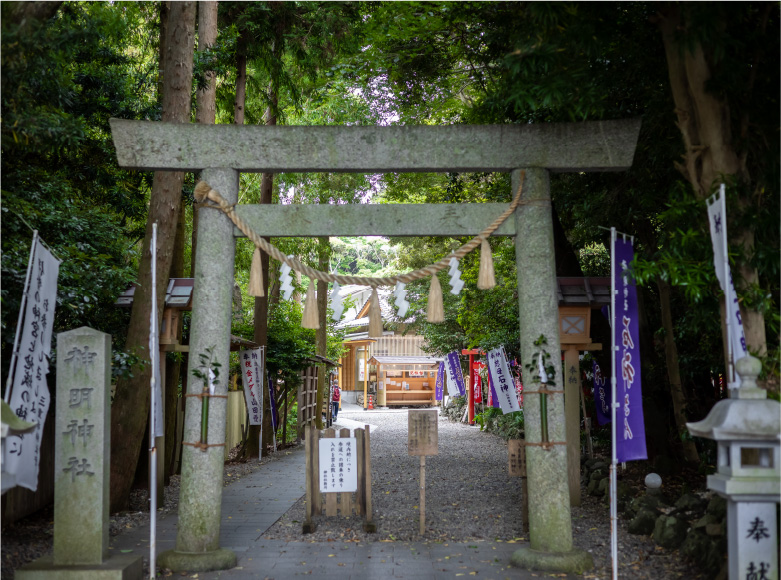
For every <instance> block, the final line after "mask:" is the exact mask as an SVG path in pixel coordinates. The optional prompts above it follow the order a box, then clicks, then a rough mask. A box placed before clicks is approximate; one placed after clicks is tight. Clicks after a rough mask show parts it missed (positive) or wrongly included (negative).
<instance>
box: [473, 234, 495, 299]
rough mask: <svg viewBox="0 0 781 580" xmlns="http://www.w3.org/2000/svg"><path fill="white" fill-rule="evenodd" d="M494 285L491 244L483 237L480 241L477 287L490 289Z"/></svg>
mask: <svg viewBox="0 0 781 580" xmlns="http://www.w3.org/2000/svg"><path fill="white" fill-rule="evenodd" d="M494 286H496V277H495V276H494V257H493V256H492V255H491V245H490V244H489V243H488V240H486V239H485V238H483V241H482V242H481V243H480V273H479V275H478V277H477V287H478V288H480V290H490V289H491V288H493V287H494Z"/></svg>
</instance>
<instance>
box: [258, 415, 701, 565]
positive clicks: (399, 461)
mask: <svg viewBox="0 0 781 580" xmlns="http://www.w3.org/2000/svg"><path fill="white" fill-rule="evenodd" d="M340 417H344V418H349V419H351V420H354V421H358V422H361V423H369V424H371V425H374V426H376V430H374V429H373V430H372V436H371V451H372V506H373V511H374V517H375V522H376V524H377V533H375V534H367V533H365V532H363V529H362V519H361V518H360V517H357V516H353V517H350V518H343V517H341V516H337V517H332V518H326V517H320V518H319V519H318V520H316V521H317V529H316V531H315V533H313V534H307V535H303V534H302V533H301V524H302V522H303V521H304V519H305V505H304V500H303V499H301V500H299V501H298V502H297V503H296V504H295V505H294V506H293V507H292V508H291V509H290V510H289V511H288V512H287V513H286V514H285V515H284V516H283V517H282V518H280V519H279V520H278V521H277V523H276V524H275V525H273V526H272V527H271V528H270V529H269V530H268V531H267V532H266V534H264V536H263V537H264V538H267V539H279V540H288V541H305V542H325V541H342V542H344V541H355V542H382V541H394V540H402V541H417V540H420V538H419V536H418V528H419V522H420V520H419V518H420V515H419V512H418V509H417V506H418V502H419V497H420V491H419V483H418V482H419V474H420V464H419V459H418V458H417V457H411V456H409V455H408V454H407V414H406V412H399V411H390V412H383V411H379V410H374V411H370V412H364V413H343V414H341V415H340ZM338 423H339V421H337V425H338ZM520 505H521V494H520V485H519V480H518V479H517V478H514V477H509V476H508V475H507V444H506V442H505V441H504V440H502V439H501V438H499V437H497V436H495V435H491V434H489V433H485V432H481V431H480V430H479V428H477V427H469V426H467V425H466V424H462V423H454V422H451V421H448V420H447V419H446V418H444V417H440V419H439V455H437V456H433V457H427V458H426V537H425V540H426V541H439V542H470V541H491V540H493V541H502V542H521V541H526V540H528V537H527V536H526V535H525V534H524V533H523V526H522V521H521V517H520V512H521V510H520ZM572 519H573V540H574V543H575V546H576V547H578V548H580V549H583V550H587V551H589V552H591V553H592V555H593V557H594V564H595V570H594V571H593V572H590V573H588V574H586V575H585V577H586V578H600V579H603V580H604V579H606V578H610V514H609V508H608V507H607V505H603V504H602V503H601V501H600V499H598V498H593V497H589V496H587V495H586V494H585V490H584V493H583V505H582V506H580V507H573V508H572ZM619 530H620V531H619V574H620V576H621V577H622V578H638V579H648V580H659V579H660V578H665V579H666V578H679V577H681V578H683V577H685V578H689V579H698V578H702V577H703V576H701V575H700V574H699V573H697V571H696V570H694V569H693V568H692V567H691V566H690V565H688V564H687V563H686V562H684V561H683V559H682V558H681V557H680V555H679V554H678V553H677V552H670V551H664V550H661V549H660V548H657V546H656V545H655V544H654V542H653V541H652V540H651V538H650V537H647V536H634V535H630V534H628V533H627V532H626V523H625V522H620V525H619Z"/></svg>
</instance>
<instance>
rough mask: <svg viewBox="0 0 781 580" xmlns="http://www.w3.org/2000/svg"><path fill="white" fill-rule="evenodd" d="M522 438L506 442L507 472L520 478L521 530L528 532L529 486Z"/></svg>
mask: <svg viewBox="0 0 781 580" xmlns="http://www.w3.org/2000/svg"><path fill="white" fill-rule="evenodd" d="M525 443H526V442H525V441H524V440H523V439H510V440H509V441H508V442H507V458H508V466H507V472H508V474H509V475H510V476H511V477H520V478H521V520H522V521H523V532H524V533H525V534H528V533H529V487H528V485H527V479H526V445H525Z"/></svg>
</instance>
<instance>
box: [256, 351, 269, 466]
mask: <svg viewBox="0 0 781 580" xmlns="http://www.w3.org/2000/svg"><path fill="white" fill-rule="evenodd" d="M260 348H261V351H260V352H261V357H262V360H263V372H261V373H260V389H261V391H260V440H259V441H258V463H260V460H261V459H263V419H264V417H265V414H266V395H265V394H264V392H263V391H266V390H267V389H266V347H265V346H261V347H260ZM255 384H257V381H256V382H255Z"/></svg>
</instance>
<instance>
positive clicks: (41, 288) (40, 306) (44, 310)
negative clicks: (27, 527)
mask: <svg viewBox="0 0 781 580" xmlns="http://www.w3.org/2000/svg"><path fill="white" fill-rule="evenodd" d="M30 253H31V255H32V260H31V277H30V285H29V288H28V289H27V295H26V302H27V304H26V307H25V309H24V312H23V313H22V312H20V314H19V315H20V316H22V315H24V322H23V326H22V329H21V339H20V340H19V342H18V349H19V350H18V356H17V358H16V361H15V365H14V367H13V368H12V369H11V372H13V383H12V385H13V386H12V390H11V397H10V399H9V404H10V406H11V409H12V410H13V412H14V413H15V414H16V416H17V417H19V418H20V419H23V420H25V421H35V422H36V423H37V425H36V427H35V429H34V430H33V431H32V432H30V433H21V434H16V435H9V436H8V437H7V438H6V440H5V441H4V457H3V485H2V487H3V491H5V490H6V489H10V488H11V487H13V486H14V485H20V486H22V487H26V488H27V489H29V490H31V491H36V490H37V489H38V466H39V463H40V455H41V435H42V433H43V424H44V421H45V420H46V413H48V411H49V403H50V401H51V396H50V394H49V387H48V385H47V383H46V375H47V374H48V373H49V354H50V352H51V340H52V325H53V323H54V307H55V304H56V302H57V276H58V275H59V270H60V261H59V260H57V259H56V258H55V257H54V256H53V255H52V254H51V252H49V251H48V250H47V249H46V248H45V247H44V246H43V244H42V243H41V241H40V240H39V239H38V237H37V236H36V237H35V241H34V243H33V247H32V248H31V249H30ZM64 355H65V353H62V356H64Z"/></svg>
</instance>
